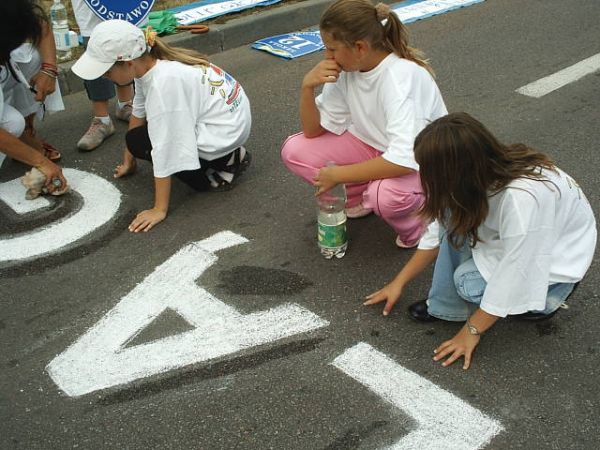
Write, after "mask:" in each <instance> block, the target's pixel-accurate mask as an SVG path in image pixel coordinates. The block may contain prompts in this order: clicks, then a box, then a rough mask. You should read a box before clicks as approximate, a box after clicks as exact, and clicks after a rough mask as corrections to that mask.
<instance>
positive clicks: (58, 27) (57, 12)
mask: <svg viewBox="0 0 600 450" xmlns="http://www.w3.org/2000/svg"><path fill="white" fill-rule="evenodd" d="M50 21H51V22H52V32H53V33H54V43H55V45H56V57H57V59H58V61H59V62H62V61H67V60H69V59H71V47H72V45H71V34H70V33H69V21H68V19H67V9H66V8H65V5H63V4H62V3H61V1H60V0H54V4H53V5H52V6H51V7H50Z"/></svg>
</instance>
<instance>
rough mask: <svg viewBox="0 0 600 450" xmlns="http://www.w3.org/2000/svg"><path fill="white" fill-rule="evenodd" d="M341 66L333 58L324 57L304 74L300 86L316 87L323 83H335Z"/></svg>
mask: <svg viewBox="0 0 600 450" xmlns="http://www.w3.org/2000/svg"><path fill="white" fill-rule="evenodd" d="M341 71H342V68H341V67H340V66H339V65H338V63H336V62H335V61H334V60H333V59H324V60H323V61H321V62H320V63H319V64H317V65H316V66H315V67H313V68H312V70H311V71H310V72H308V73H307V74H306V75H305V76H304V80H302V87H304V88H316V87H318V86H321V85H322V84H325V83H335V82H336V81H337V79H338V77H339V76H340V72H341Z"/></svg>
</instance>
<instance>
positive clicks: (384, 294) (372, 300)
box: [363, 281, 403, 316]
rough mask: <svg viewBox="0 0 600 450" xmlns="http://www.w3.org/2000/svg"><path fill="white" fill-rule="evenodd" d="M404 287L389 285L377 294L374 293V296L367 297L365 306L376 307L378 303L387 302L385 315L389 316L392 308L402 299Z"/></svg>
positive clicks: (394, 284)
mask: <svg viewBox="0 0 600 450" xmlns="http://www.w3.org/2000/svg"><path fill="white" fill-rule="evenodd" d="M402 288H403V286H402V285H399V284H398V283H394V282H393V281H392V282H391V283H388V284H387V285H385V286H384V287H383V288H382V289H379V290H378V291H377V292H373V293H372V294H369V295H367V297H366V300H367V301H366V302H364V303H363V305H375V304H377V303H381V302H385V306H384V307H383V315H384V316H387V315H389V314H390V312H391V311H392V308H393V307H394V305H395V304H396V302H397V301H398V300H399V299H400V296H401V295H402Z"/></svg>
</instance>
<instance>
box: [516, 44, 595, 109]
mask: <svg viewBox="0 0 600 450" xmlns="http://www.w3.org/2000/svg"><path fill="white" fill-rule="evenodd" d="M598 70H600V53H598V54H596V55H594V56H590V57H589V58H587V59H584V60H583V61H580V62H578V63H577V64H573V65H572V66H570V67H567V68H566V69H563V70H559V71H558V72H556V73H553V74H552V75H549V76H547V77H544V78H541V79H539V80H537V81H534V82H533V83H529V84H527V85H525V86H523V87H520V88H519V89H517V92H518V93H519V94H523V95H527V96H528V97H534V98H540V97H543V96H544V95H546V94H549V93H550V92H552V91H555V90H557V89H560V88H561V87H563V86H566V85H567V84H569V83H573V82H574V81H577V80H579V79H580V78H583V77H584V76H586V75H589V74H590V73H593V72H596V71H598Z"/></svg>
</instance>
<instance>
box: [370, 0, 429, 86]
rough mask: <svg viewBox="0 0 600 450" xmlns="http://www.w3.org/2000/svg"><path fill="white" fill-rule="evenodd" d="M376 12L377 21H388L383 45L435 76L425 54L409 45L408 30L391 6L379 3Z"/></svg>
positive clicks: (385, 25) (384, 30)
mask: <svg viewBox="0 0 600 450" xmlns="http://www.w3.org/2000/svg"><path fill="white" fill-rule="evenodd" d="M375 10H376V11H377V19H378V20H380V21H383V20H385V21H386V22H385V23H384V24H383V36H384V37H383V45H384V47H385V49H386V50H389V51H391V52H393V53H395V54H396V55H398V56H399V57H400V58H404V59H408V60H409V61H413V62H414V63H417V64H418V65H419V66H421V67H423V68H425V69H427V71H428V72H429V73H430V74H431V75H432V76H434V75H435V74H434V72H433V69H432V68H431V66H430V65H429V62H428V61H427V59H425V56H424V54H423V52H422V51H421V50H419V49H417V48H414V47H411V46H409V45H408V30H407V29H406V27H405V26H404V24H403V23H402V22H401V21H400V19H399V18H398V16H397V15H396V13H395V12H393V11H391V9H390V7H389V5H386V4H385V3H378V4H377V5H376V6H375Z"/></svg>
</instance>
